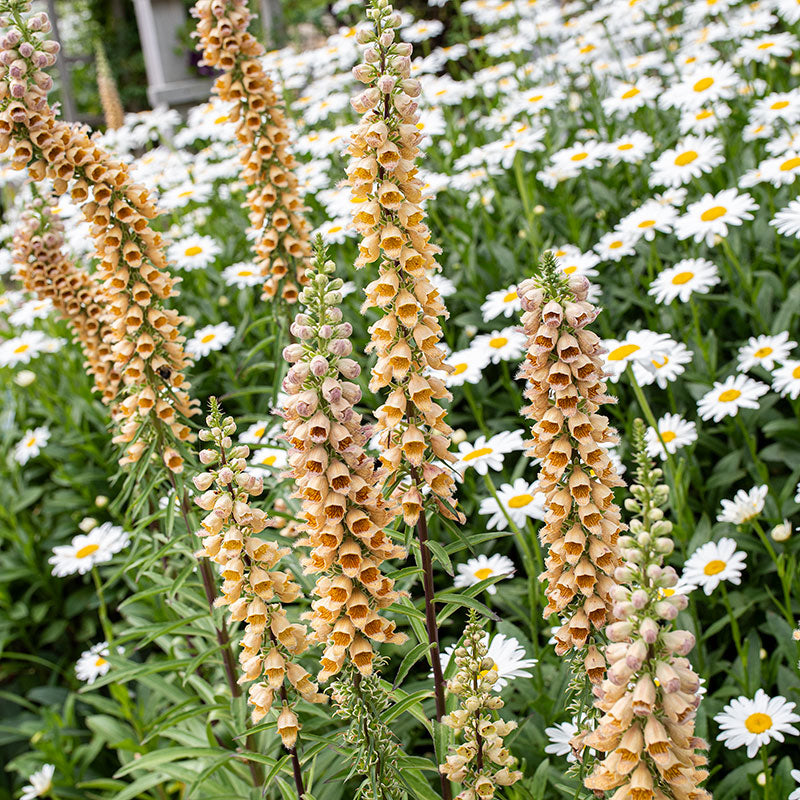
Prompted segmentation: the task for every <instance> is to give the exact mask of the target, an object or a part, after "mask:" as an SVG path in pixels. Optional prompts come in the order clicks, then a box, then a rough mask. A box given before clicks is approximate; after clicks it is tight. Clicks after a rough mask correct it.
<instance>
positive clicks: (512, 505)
mask: <svg viewBox="0 0 800 800" xmlns="http://www.w3.org/2000/svg"><path fill="white" fill-rule="evenodd" d="M497 497H498V499H499V500H500V503H499V504H498V502H497V500H495V499H494V497H485V498H484V499H483V500H481V505H480V508H479V513H480V514H483V515H488V516H489V521H488V522H487V523H486V527H487V528H488V529H489V530H494V529H495V528H496V529H497V530H499V531H503V530H505V529H506V528H507V527H508V520H507V519H506V513H507V514H508V516H509V517H511V521H512V522H513V523H514V525H515V526H516V527H517V528H522V527H523V526H524V525H525V520H527V519H538V520H544V502H545V495H544V493H543V492H540V491H539V490H538V489H537V487H536V484H535V483H528V481H526V480H525V478H517V479H516V480H515V481H514V483H513V484H510V483H504V484H503V485H502V486H501V487H500V488H499V489H498V490H497ZM503 509H505V512H506V513H504V512H503Z"/></svg>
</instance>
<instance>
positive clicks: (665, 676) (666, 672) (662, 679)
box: [656, 661, 681, 694]
mask: <svg viewBox="0 0 800 800" xmlns="http://www.w3.org/2000/svg"><path fill="white" fill-rule="evenodd" d="M656 678H658V682H659V683H660V684H661V688H662V690H663V691H665V692H667V693H668V694H672V692H677V691H678V689H680V688H681V679H680V678H679V677H678V673H677V672H675V670H674V669H673V668H672V667H671V666H670V665H669V664H667V662H666V661H659V662H657V663H656Z"/></svg>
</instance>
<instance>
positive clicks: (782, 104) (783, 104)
mask: <svg viewBox="0 0 800 800" xmlns="http://www.w3.org/2000/svg"><path fill="white" fill-rule="evenodd" d="M788 105H789V101H788V100H776V101H775V102H774V103H773V104H772V105H771V106H770V108H771V109H772V110H773V111H780V110H781V109H783V108H786V106H788Z"/></svg>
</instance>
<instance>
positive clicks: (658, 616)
mask: <svg viewBox="0 0 800 800" xmlns="http://www.w3.org/2000/svg"><path fill="white" fill-rule="evenodd" d="M634 446H635V449H636V459H637V462H638V469H637V473H636V481H637V482H636V484H634V485H633V486H631V494H632V495H633V497H631V498H629V499H628V500H626V502H625V506H626V508H627V509H628V510H630V511H633V512H635V513H636V515H637V516H636V518H635V519H633V520H632V521H631V524H630V535H628V536H623V537H620V548H621V553H622V558H623V563H622V564H621V566H619V567H618V568H617V570H616V576H617V579H618V580H619V581H620V585H619V586H617V587H616V589H615V591H614V615H615V617H616V618H617V620H618V621H617V622H614V623H613V624H611V625H609V626H608V628H606V632H607V634H608V638H609V639H610V644H608V646H607V647H606V658H607V659H608V664H609V667H608V672H607V675H606V678H605V680H604V681H603V682H602V683H601V684H600V685H598V686H595V689H594V693H595V696H596V700H595V707H596V709H597V710H598V711H599V712H601V716H600V717H599V719H598V726H597V728H596V729H595V730H594V731H592V732H591V733H589V734H588V735H586V734H583V735H581V736H580V737H579V738H580V739H582V743H583V744H585V745H587V746H589V747H593V748H594V749H595V750H598V751H601V752H603V753H605V757H604V758H603V759H602V760H601V761H600V762H599V763H597V764H596V765H595V767H594V770H593V771H592V773H591V774H590V775H588V776H587V777H586V778H585V781H584V783H585V785H586V787H587V788H588V789H591V790H594V791H600V792H605V791H611V790H616V791H615V792H614V794H613V795H611V798H612V800H622V798H627V797H635V798H637V799H638V800H667V799H668V798H669V800H706V799H707V798H710V797H711V795H710V794H709V792H707V791H706V790H705V789H703V788H701V787H700V783H702V782H703V781H704V780H705V779H706V777H707V776H708V770H706V769H705V768H704V767H705V764H706V757H705V755H704V754H703V753H702V752H698V751H704V750H707V749H708V745H707V744H706V742H704V741H703V740H702V739H700V738H698V737H697V736H696V735H695V730H694V727H695V716H696V713H697V708H698V706H699V705H700V698H701V688H700V679H699V678H698V676H697V675H696V674H695V672H694V670H693V669H692V665H691V664H690V662H689V660H688V659H687V658H686V656H687V655H688V654H689V652H690V651H691V650H692V648H693V647H694V643H695V640H694V636H693V635H692V634H691V633H689V632H688V631H685V630H680V629H678V628H676V627H675V625H674V620H675V618H676V617H677V615H678V612H679V611H681V610H683V609H685V608H686V606H687V604H688V600H687V597H686V595H684V594H681V593H676V592H675V591H674V587H675V585H676V584H677V582H678V575H677V573H676V572H675V570H674V569H672V567H665V566H664V565H663V562H664V556H665V555H668V554H669V553H671V552H672V549H673V546H674V544H673V541H672V537H671V535H670V534H671V532H672V523H671V522H669V521H668V520H666V519H664V512H663V510H662V507H663V506H664V505H665V504H666V503H667V501H668V499H669V487H667V486H666V485H664V484H660V483H659V480H660V479H661V477H662V475H663V473H662V471H661V470H660V469H655V468H653V465H652V463H651V462H650V461H649V458H648V456H647V449H646V448H647V445H646V441H645V426H644V424H643V423H642V421H641V420H636V424H635V428H634Z"/></svg>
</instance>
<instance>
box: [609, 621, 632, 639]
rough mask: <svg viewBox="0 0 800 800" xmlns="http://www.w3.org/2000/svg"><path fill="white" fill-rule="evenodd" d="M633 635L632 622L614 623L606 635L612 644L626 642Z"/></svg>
mask: <svg viewBox="0 0 800 800" xmlns="http://www.w3.org/2000/svg"><path fill="white" fill-rule="evenodd" d="M631 633H633V623H632V622H627V621H625V622H612V623H611V625H609V626H608V627H607V628H606V634H607V635H608V638H609V639H610V640H611V641H612V642H624V641H625V640H626V639H628V638H630V635H631Z"/></svg>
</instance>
